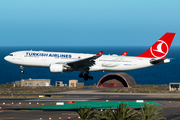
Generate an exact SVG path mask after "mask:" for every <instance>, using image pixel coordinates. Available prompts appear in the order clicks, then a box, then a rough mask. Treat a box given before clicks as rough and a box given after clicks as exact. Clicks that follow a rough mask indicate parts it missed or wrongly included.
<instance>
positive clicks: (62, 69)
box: [49, 64, 73, 72]
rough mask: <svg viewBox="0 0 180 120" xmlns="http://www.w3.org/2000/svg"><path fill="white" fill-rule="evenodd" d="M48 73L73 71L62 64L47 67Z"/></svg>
mask: <svg viewBox="0 0 180 120" xmlns="http://www.w3.org/2000/svg"><path fill="white" fill-rule="evenodd" d="M49 69H50V72H72V71H73V69H72V68H71V67H69V66H67V65H64V64H51V65H50V66H49Z"/></svg>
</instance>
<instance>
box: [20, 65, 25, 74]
mask: <svg viewBox="0 0 180 120" xmlns="http://www.w3.org/2000/svg"><path fill="white" fill-rule="evenodd" d="M20 69H21V73H22V74H23V73H24V70H23V66H20Z"/></svg>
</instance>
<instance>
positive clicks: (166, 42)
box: [136, 33, 176, 58]
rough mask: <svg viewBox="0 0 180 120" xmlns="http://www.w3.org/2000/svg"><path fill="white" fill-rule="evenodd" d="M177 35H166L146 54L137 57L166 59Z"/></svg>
mask: <svg viewBox="0 0 180 120" xmlns="http://www.w3.org/2000/svg"><path fill="white" fill-rule="evenodd" d="M175 34H176V33H166V34H164V35H163V36H162V37H161V38H160V39H159V40H158V41H157V42H156V43H154V44H153V45H152V46H151V47H150V48H149V49H148V50H147V51H146V52H144V53H143V54H141V55H138V56H136V57H147V58H166V55H167V53H168V51H169V48H170V46H171V43H172V41H173V39H174V36H175Z"/></svg>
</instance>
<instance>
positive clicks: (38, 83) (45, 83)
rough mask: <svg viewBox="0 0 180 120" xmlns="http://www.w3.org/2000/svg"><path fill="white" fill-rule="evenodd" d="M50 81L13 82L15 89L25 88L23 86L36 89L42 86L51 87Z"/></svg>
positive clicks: (25, 80) (26, 80)
mask: <svg viewBox="0 0 180 120" xmlns="http://www.w3.org/2000/svg"><path fill="white" fill-rule="evenodd" d="M50 82H51V80H50V79H31V78H29V79H23V80H21V81H15V82H12V86H13V87H23V86H26V87H28V86H35V87H39V86H40V87H42V86H50Z"/></svg>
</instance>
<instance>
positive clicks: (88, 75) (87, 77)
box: [79, 72, 93, 81]
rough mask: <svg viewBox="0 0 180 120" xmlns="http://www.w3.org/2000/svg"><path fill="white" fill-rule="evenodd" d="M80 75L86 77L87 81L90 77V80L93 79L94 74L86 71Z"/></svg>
mask: <svg viewBox="0 0 180 120" xmlns="http://www.w3.org/2000/svg"><path fill="white" fill-rule="evenodd" d="M79 77H80V78H84V80H85V81H87V80H88V79H89V80H93V76H91V75H90V74H89V72H86V73H84V74H83V73H80V74H79Z"/></svg>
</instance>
